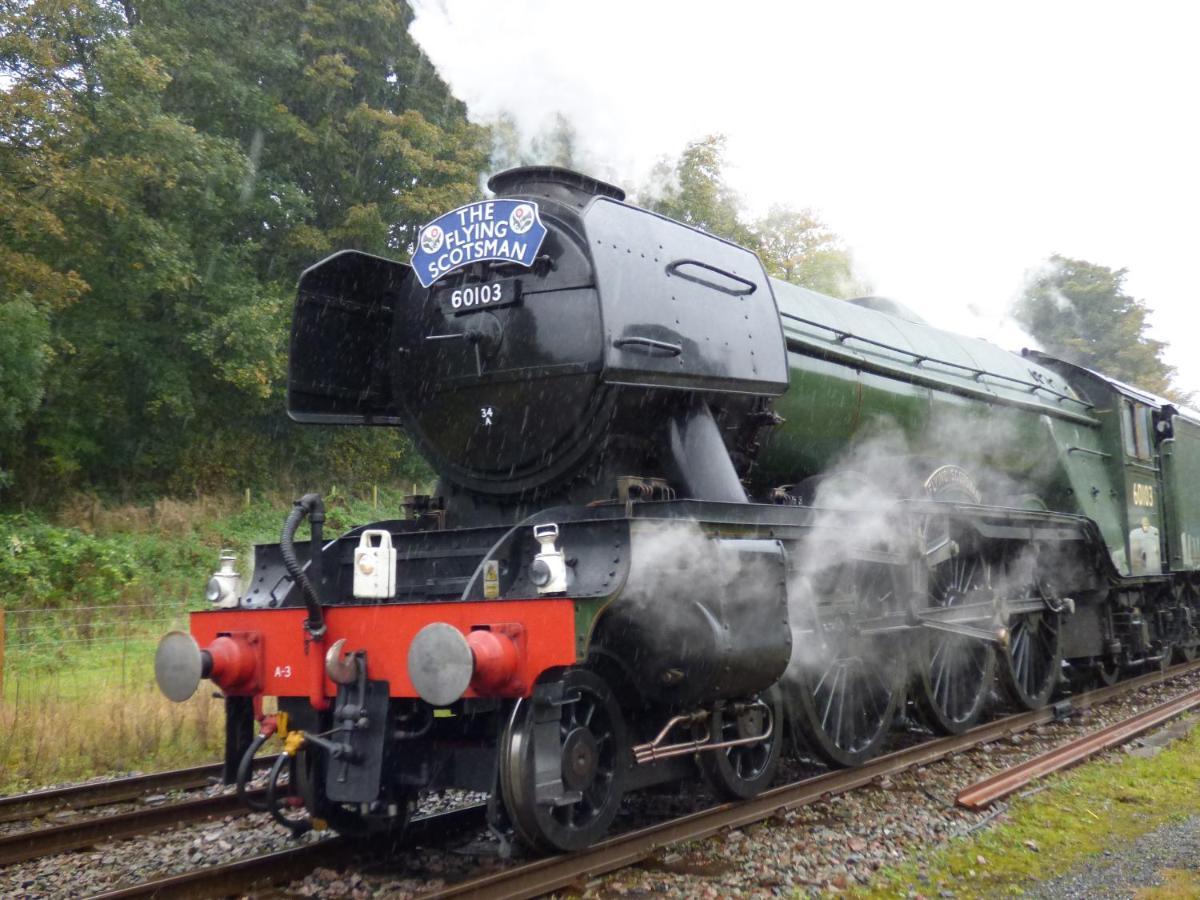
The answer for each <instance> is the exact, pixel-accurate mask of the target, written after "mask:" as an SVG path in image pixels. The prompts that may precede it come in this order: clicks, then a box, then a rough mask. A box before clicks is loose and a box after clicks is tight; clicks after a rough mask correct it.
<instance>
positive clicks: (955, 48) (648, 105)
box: [413, 0, 1200, 391]
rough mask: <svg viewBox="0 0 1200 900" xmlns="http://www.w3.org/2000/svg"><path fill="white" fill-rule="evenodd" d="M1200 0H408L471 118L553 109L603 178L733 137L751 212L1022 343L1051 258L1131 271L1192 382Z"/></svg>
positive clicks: (1196, 360) (985, 331)
mask: <svg viewBox="0 0 1200 900" xmlns="http://www.w3.org/2000/svg"><path fill="white" fill-rule="evenodd" d="M1197 9H1200V7H1197V6H1196V5H1194V4H1191V3H1186V2H1182V0H1180V2H1177V3H1155V2H1140V3H1131V2H1125V3H1105V2H1094V0H1093V2H1078V3H1076V2H1053V0H1042V2H1038V3H1024V2H1007V3H989V4H982V3H964V2H947V3H920V2H912V3H896V2H887V3H882V2H881V3H852V2H840V0H825V2H824V3H821V4H814V3H808V2H795V3H787V2H780V3H753V2H748V0H745V2H741V3H710V2H703V0H690V2H655V0H640V2H628V0H605V2H603V3H601V2H570V0H558V2H554V0H504V2H495V0H417V2H416V10H417V19H416V21H415V23H414V25H413V33H414V35H415V36H416V38H417V40H418V41H419V42H420V43H421V45H422V46H423V47H424V49H425V51H426V52H427V53H428V54H429V56H430V57H431V58H432V59H433V61H434V63H435V65H436V66H437V67H438V69H439V71H440V72H441V74H442V76H443V77H444V78H445V79H446V80H447V81H448V82H449V84H450V86H451V88H452V89H453V90H454V92H455V93H456V94H457V95H458V96H459V97H461V98H463V99H464V100H465V101H466V102H467V105H468V107H469V109H470V113H471V116H472V117H473V118H475V119H477V120H479V121H486V120H487V119H489V118H491V117H494V116H495V115H496V114H497V113H499V112H501V111H502V110H507V111H510V112H512V113H513V114H514V115H515V116H516V117H517V119H518V121H519V123H520V124H521V126H522V129H523V130H524V131H526V132H530V133H532V132H536V131H537V130H538V129H539V128H541V127H543V126H544V125H545V124H546V121H547V118H548V116H550V115H551V114H552V113H553V112H554V111H556V110H557V111H561V112H562V113H563V114H564V115H566V116H567V117H568V118H570V119H571V120H572V121H573V122H574V124H575V126H576V128H577V129H578V132H579V134H580V136H581V138H582V139H583V143H584V149H585V152H586V153H587V155H588V157H589V158H590V160H591V161H592V163H593V166H592V168H593V170H594V172H593V174H598V175H601V176H606V177H609V178H612V179H615V180H616V181H617V183H618V184H623V185H624V186H626V187H631V188H635V187H636V186H637V185H638V183H640V182H644V181H645V178H646V173H647V171H648V169H649V168H650V166H651V165H652V164H653V163H654V161H655V160H656V159H658V158H660V157H662V156H664V155H672V156H673V155H676V154H678V152H679V151H680V150H681V149H682V147H683V146H684V144H685V143H686V142H687V141H689V140H692V139H694V138H698V137H701V136H703V135H706V134H711V133H717V132H719V133H722V134H725V135H726V136H727V137H728V151H729V152H728V156H729V171H728V177H729V180H730V182H731V183H732V184H733V186H734V187H735V188H736V189H737V190H738V191H739V192H740V193H741V194H742V196H743V197H744V198H745V200H746V202H747V203H748V204H749V206H750V207H751V208H752V209H754V210H764V209H765V208H766V207H767V206H768V205H769V204H771V203H774V202H782V203H787V204H791V205H793V206H812V207H814V208H815V209H817V210H818V211H819V212H820V213H821V214H822V216H823V217H824V218H825V220H826V221H827V222H828V223H829V224H830V225H831V226H832V227H833V228H834V229H835V230H836V231H837V232H838V233H839V234H840V235H841V236H842V237H843V238H844V239H845V241H846V243H847V244H848V245H849V247H850V248H851V250H852V251H853V253H854V256H855V260H856V263H857V265H858V268H859V270H860V271H861V272H862V274H863V275H865V276H866V277H867V278H868V279H869V281H870V282H871V283H872V284H873V286H874V288H875V292H876V293H879V294H883V295H886V296H890V297H894V298H896V299H897V300H900V301H902V302H904V303H906V304H908V305H909V306H911V307H913V308H914V309H916V310H918V311H919V312H921V313H922V314H923V315H924V316H925V317H926V318H928V319H929V320H930V321H931V322H932V323H934V324H938V325H941V326H943V327H947V328H951V329H954V330H957V331H963V332H969V333H972V334H975V335H977V336H980V337H989V338H991V339H992V340H995V341H997V342H999V343H1002V344H1004V345H1006V346H1008V347H1009V348H1010V349H1019V346H1020V344H1021V342H1022V340H1021V336H1020V334H1019V332H1018V330H1017V329H1015V327H1012V326H1011V325H1010V324H1008V323H1006V310H1007V308H1008V306H1009V305H1010V303H1011V302H1012V299H1013V297H1014V296H1015V295H1016V293H1017V292H1018V291H1019V289H1020V286H1021V284H1022V282H1023V279H1024V276H1025V273H1026V272H1027V271H1028V270H1030V269H1032V268H1034V267H1035V266H1036V265H1037V264H1038V262H1039V261H1040V260H1044V259H1045V258H1046V257H1048V256H1049V255H1050V254H1052V253H1061V254H1064V255H1069V256H1077V257H1082V258H1084V259H1088V260H1090V261H1092V262H1096V263H1101V264H1103V265H1107V266H1112V267H1114V268H1117V267H1125V268H1127V269H1128V270H1129V277H1128V281H1127V286H1128V289H1129V290H1130V292H1131V293H1133V294H1134V295H1135V296H1137V297H1139V298H1141V299H1144V300H1145V301H1146V302H1147V303H1148V304H1149V305H1150V306H1151V308H1152V309H1153V310H1154V314H1153V318H1152V322H1153V325H1154V335H1155V336H1156V337H1159V338H1161V339H1164V340H1168V341H1170V342H1171V349H1170V352H1169V361H1170V362H1171V363H1172V364H1174V365H1176V366H1177V367H1178V368H1179V370H1180V376H1179V382H1180V385H1181V386H1182V387H1184V388H1185V389H1187V390H1192V391H1200V329H1198V328H1196V327H1195V326H1196V325H1197V324H1200V312H1197V306H1198V305H1200V287H1198V284H1200V280H1198V278H1197V275H1196V271H1195V270H1196V263H1197V249H1196V248H1197V244H1198V243H1200V224H1198V222H1200V174H1198V171H1200V51H1198V49H1197V38H1198V37H1200V31H1198V30H1197V25H1198V24H1200V12H1196V11H1194V10H1197Z"/></svg>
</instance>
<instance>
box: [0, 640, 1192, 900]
mask: <svg viewBox="0 0 1200 900" xmlns="http://www.w3.org/2000/svg"><path fill="white" fill-rule="evenodd" d="M1198 670H1200V663H1191V664H1187V665H1181V666H1176V667H1174V668H1172V669H1169V670H1167V671H1166V672H1161V673H1160V672H1154V673H1148V674H1145V675H1141V676H1138V677H1136V678H1132V679H1129V680H1127V681H1124V682H1121V683H1120V684H1117V685H1114V686H1112V687H1107V688H1101V689H1098V690H1094V691H1089V692H1087V693H1084V694H1080V695H1077V696H1075V697H1071V698H1069V699H1068V700H1067V701H1064V702H1063V703H1060V704H1058V705H1056V706H1052V707H1047V708H1045V709H1042V710H1037V711H1035V712H1026V713H1019V714H1016V715H1012V716H1008V717H1005V718H1002V719H997V720H995V721H992V722H988V723H986V724H983V725H979V726H977V727H976V728H974V729H972V730H970V731H968V732H966V733H965V734H962V735H957V736H952V737H946V738H938V739H934V740H929V741H925V742H923V743H921V744H918V745H916V746H913V747H909V748H906V749H903V750H898V751H896V752H893V753H890V754H887V755H886V756H882V757H879V758H878V759H876V760H873V761H872V762H870V763H868V764H867V765H865V766H862V767H860V768H857V769H843V770H835V771H831V772H827V773H824V774H822V775H818V776H815V777H813V778H808V779H805V780H802V781H798V782H795V783H792V784H788V785H783V786H781V787H777V788H774V789H772V790H770V791H768V792H766V793H764V794H762V795H760V796H759V797H757V798H755V799H754V800H751V801H748V802H746V803H739V804H726V805H722V806H717V807H713V808H711V809H707V810H703V811H700V812H696V813H692V814H690V815H687V816H684V817H682V818H679V819H673V820H670V821H667V822H663V823H660V824H656V825H652V826H648V827H645V828H641V829H637V830H635V831H631V832H627V833H625V834H622V835H619V836H616V837H613V838H610V839H608V840H606V841H604V842H602V843H601V844H598V845H597V846H595V847H593V848H591V849H589V850H587V851H584V852H582V853H579V854H574V855H570V856H557V857H551V858H547V859H541V860H537V861H534V862H531V863H526V864H522V865H515V866H513V867H511V868H508V869H505V870H504V871H501V872H497V873H493V874H489V875H487V876H484V877H481V878H474V879H468V880H466V881H462V882H458V883H456V884H453V885H450V886H447V887H446V888H444V889H442V890H441V891H438V892H436V893H434V894H431V895H430V896H431V897H438V898H450V897H467V896H470V897H479V898H486V897H533V896H538V895H540V894H544V893H547V892H549V891H553V890H556V889H560V888H562V887H564V886H567V885H570V884H573V883H578V881H579V879H580V878H590V877H594V876H597V875H600V874H604V873H607V872H611V871H614V870H616V869H619V868H623V867H626V866H629V865H632V864H634V863H636V862H639V861H640V860H643V859H645V858H647V857H648V856H650V855H652V854H653V853H655V852H657V851H658V850H660V849H661V848H663V847H664V846H667V845H670V844H675V843H678V842H682V841H688V840H695V839H700V838H705V837H708V836H711V835H713V834H717V833H719V832H722V831H724V830H726V829H730V828H737V827H741V826H744V825H748V824H751V823H753V822H756V821H759V820H762V819H765V818H767V817H769V816H771V815H773V814H775V813H777V812H780V811H784V810H787V809H793V808H797V807H800V806H804V805H807V804H811V803H813V802H815V801H817V800H820V799H821V798H823V797H828V796H832V795H835V794H841V793H845V792H847V791H851V790H854V789H856V788H858V787H862V786H864V785H867V784H869V783H871V782H872V781H875V780H877V779H880V778H883V777H884V776H890V775H894V774H896V773H899V772H901V771H903V770H905V769H908V768H911V767H913V766H919V765H926V764H929V763H931V762H934V761H936V760H938V759H941V758H943V757H945V756H948V755H951V754H954V753H958V752H962V751H964V750H967V749H969V748H971V747H974V746H977V745H979V744H983V743H989V742H995V741H998V740H1001V739H1003V738H1005V737H1007V736H1009V735H1013V734H1016V733H1019V732H1022V731H1026V730H1028V729H1030V728H1033V727H1034V726H1036V725H1039V724H1042V723H1045V722H1048V721H1051V720H1053V719H1055V718H1059V717H1062V716H1063V715H1066V714H1067V713H1069V712H1076V711H1079V710H1082V709H1087V708H1089V707H1093V706H1097V705H1099V704H1102V703H1106V702H1108V701H1111V700H1115V699H1118V698H1120V697H1123V696H1126V695H1128V694H1131V693H1134V692H1136V691H1137V690H1139V689H1141V688H1144V687H1147V686H1150V685H1153V684H1158V683H1161V682H1163V681H1167V680H1170V679H1173V678H1177V677H1179V676H1181V675H1186V674H1189V673H1191V672H1194V671H1198ZM1196 705H1200V690H1197V691H1192V692H1190V693H1188V694H1185V695H1183V696H1181V697H1178V698H1175V699H1174V700H1172V701H1170V703H1167V704H1163V706H1162V707H1160V708H1157V709H1155V710H1150V711H1149V712H1147V713H1142V714H1141V715H1140V716H1137V717H1133V719H1131V720H1128V722H1132V723H1133V724H1128V722H1121V723H1117V724H1116V725H1114V726H1110V727H1109V728H1107V729H1104V730H1103V731H1102V732H1097V733H1096V734H1094V735H1084V736H1083V737H1081V738H1080V739H1079V740H1078V741H1073V742H1070V744H1069V745H1064V747H1062V748H1056V749H1055V750H1054V751H1051V753H1048V754H1044V756H1046V757H1052V759H1051V760H1050V761H1044V760H1042V758H1041V757H1038V758H1035V759H1034V760H1030V761H1028V762H1027V763H1025V764H1023V765H1022V766H1017V767H1014V769H1013V770H1006V771H1005V772H1001V773H999V774H998V775H997V776H995V777H994V779H989V781H1003V782H1004V783H1006V784H1012V783H1015V781H1016V780H1017V779H1019V778H1020V777H1021V774H1022V773H1021V772H1020V771H1016V770H1029V771H1031V772H1032V776H1036V775H1037V774H1040V773H1042V772H1044V771H1053V770H1054V769H1055V768H1058V767H1061V765H1063V764H1065V763H1059V762H1058V760H1059V759H1060V758H1068V761H1075V760H1078V759H1080V758H1083V755H1085V754H1086V753H1087V750H1088V749H1091V750H1092V751H1093V752H1095V751H1096V750H1099V749H1104V748H1105V747H1107V746H1113V745H1114V744H1115V743H1116V742H1119V741H1120V740H1121V739H1128V738H1129V737H1132V736H1133V735H1134V734H1136V733H1138V728H1139V726H1140V727H1141V730H1144V729H1145V728H1146V727H1151V725H1153V724H1159V723H1161V722H1162V721H1165V720H1166V719H1167V718H1169V717H1170V716H1172V715H1178V714H1179V713H1181V712H1183V711H1184V710H1186V709H1188V708H1192V707H1194V706H1196ZM1134 720H1138V721H1137V722H1134ZM1147 722H1149V723H1151V724H1150V725H1147V724H1146V723H1147ZM1075 744H1079V745H1080V747H1081V748H1082V749H1072V746H1071V745H1075ZM1072 754H1073V755H1072ZM219 774H220V767H219V766H197V767H194V768H191V769H182V770H176V771H172V772H163V773H158V774H155V775H145V776H137V777H134V778H127V779H118V780H116V781H112V782H100V783H96V784H89V785H79V786H76V787H71V788H60V789H55V790H51V791H41V792H37V793H35V794H26V795H21V796H16V797H9V798H4V799H3V801H2V802H0V813H2V814H4V815H5V817H6V818H7V820H8V821H12V820H13V819H14V818H16V815H15V811H16V810H18V809H24V810H33V811H34V813H33V814H34V815H45V814H46V813H47V812H52V811H55V810H61V809H89V808H95V807H98V806H101V805H104V804H111V803H119V802H128V801H130V800H136V799H138V798H140V797H144V796H146V795H148V794H152V793H157V792H164V791H167V790H179V789H183V788H186V787H197V786H203V785H206V784H208V783H209V782H210V780H211V779H212V778H213V777H214V776H219ZM1032 776H1031V777H1032ZM247 812H248V811H247V810H246V809H245V807H243V806H242V805H241V804H240V803H239V802H238V800H237V798H236V796H234V795H233V794H232V793H230V794H222V795H219V796H215V797H201V798H195V799H190V800H183V801H179V802H175V803H167V804H163V805H161V806H154V807H148V808H146V809H136V810H132V811H129V812H123V813H117V814H115V815H107V816H96V817H91V818H88V819H86V820H84V821H81V822H70V823H66V824H62V825H55V826H51V827H48V828H39V829H34V830H31V831H26V832H21V833H18V834H14V835H8V836H4V837H0V866H6V865H12V864H15V863H18V862H23V861H28V860H32V859H37V858H41V857H44V856H48V855H51V854H54V853H61V852H66V851H70V850H76V849H80V848H84V847H88V846H91V845H93V844H95V843H98V842H100V841H109V840H114V839H121V838H128V837H134V836H137V835H140V834H145V833H149V832H152V831H154V830H158V829H161V828H165V827H172V826H177V825H180V824H188V823H192V822H198V821H203V820H205V819H209V818H214V817H220V816H229V815H242V814H246V813H247ZM484 825H485V811H484V807H483V806H469V807H463V808H460V809H456V810H451V811H449V812H446V813H438V814H435V815H430V816H423V817H419V818H417V819H414V820H413V822H412V823H411V824H410V826H409V831H408V833H407V834H406V843H410V844H414V845H416V844H427V843H431V842H439V843H440V842H443V841H445V840H448V839H451V838H452V837H453V836H454V835H456V834H461V833H462V832H464V831H466V830H468V829H479V828H482V827H484ZM362 856H363V850H362V848H361V847H359V846H357V845H355V844H353V843H351V842H347V841H344V840H342V839H341V838H337V837H330V838H327V839H325V840H321V841H318V842H316V843H311V842H310V843H306V844H304V845H302V846H298V847H296V848H293V849H288V850H283V851H279V852H276V853H269V854H263V855H260V856H256V857H251V858H249V859H240V860H236V861H234V862H231V863H227V864H224V865H220V866H212V867H205V868H201V869H197V870H195V871H192V872H186V873H183V874H181V875H175V876H171V877H168V878H163V879H157V880H154V881H149V882H146V883H144V884H138V885H132V886H129V887H126V888H122V889H119V890H115V891H112V892H110V893H106V894H102V895H100V896H103V897H106V898H110V897H111V898H117V897H146V896H171V897H213V896H222V895H223V894H225V893H244V892H246V891H247V890H251V889H255V888H259V887H263V886H269V885H278V884H286V883H288V882H290V881H292V880H295V879H297V878H302V877H304V876H305V875H307V874H308V873H309V872H311V871H312V870H313V869H315V868H317V867H318V866H328V867H338V866H342V865H347V864H353V863H354V862H355V861H356V860H358V859H359V858H361V857H362Z"/></svg>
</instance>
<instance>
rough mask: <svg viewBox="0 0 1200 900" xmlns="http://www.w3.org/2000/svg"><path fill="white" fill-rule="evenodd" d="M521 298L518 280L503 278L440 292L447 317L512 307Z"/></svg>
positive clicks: (440, 298)
mask: <svg viewBox="0 0 1200 900" xmlns="http://www.w3.org/2000/svg"><path fill="white" fill-rule="evenodd" d="M520 298H521V282H520V280H519V279H516V278H501V279H500V280H498V281H488V282H485V283H484V284H461V285H459V286H458V287H453V288H451V287H447V288H443V289H442V290H440V291H439V292H438V297H437V299H438V303H440V304H441V305H442V309H443V310H444V311H445V312H446V314H447V315H461V314H462V313H469V312H478V311H479V310H481V309H495V308H496V307H498V306H511V305H512V304H514V303H516V302H517V301H518V300H519V299H520Z"/></svg>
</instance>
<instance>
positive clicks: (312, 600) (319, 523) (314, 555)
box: [279, 494, 325, 638]
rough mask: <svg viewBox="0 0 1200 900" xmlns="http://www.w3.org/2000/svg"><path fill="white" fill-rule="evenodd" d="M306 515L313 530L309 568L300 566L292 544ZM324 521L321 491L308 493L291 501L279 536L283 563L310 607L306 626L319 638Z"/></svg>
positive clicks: (322, 620) (321, 628) (321, 629)
mask: <svg viewBox="0 0 1200 900" xmlns="http://www.w3.org/2000/svg"><path fill="white" fill-rule="evenodd" d="M306 517H307V518H308V524H309V529H310V530H311V533H312V540H311V541H310V543H309V545H310V550H309V554H308V569H309V571H308V572H305V571H304V569H303V568H302V567H301V566H300V560H299V559H298V558H297V557H296V547H295V545H294V544H293V539H294V538H295V536H296V529H297V528H299V527H300V523H301V522H303V521H304V519H305V518H306ZM324 524H325V503H324V501H322V500H321V495H320V494H305V495H304V496H303V497H301V498H300V499H299V500H297V501H296V502H295V503H294V504H292V511H291V512H290V513H288V517H287V519H286V521H284V523H283V533H282V534H280V536H279V555H280V556H282V557H283V565H284V568H286V569H287V572H288V574H289V575H291V576H292V579H293V580H294V581H295V582H296V583H297V584H298V585H300V594H301V596H303V597H304V605H305V606H306V607H308V619H306V620H305V622H304V627H305V628H306V629H307V630H308V632H309V634H311V635H312V636H313V637H314V638H319V637H321V636H322V635H324V633H325V616H324V614H323V613H322V612H321V597H320V595H319V594H318V593H317V589H318V586H319V585H320V583H321V562H322V560H321V538H322V531H323V526H324ZM310 574H311V578H310ZM314 582H315V584H314Z"/></svg>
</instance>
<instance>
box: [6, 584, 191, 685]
mask: <svg viewBox="0 0 1200 900" xmlns="http://www.w3.org/2000/svg"><path fill="white" fill-rule="evenodd" d="M187 615H188V604H186V603H184V602H182V601H176V602H174V603H168V604H163V603H130V604H118V605H111V606H69V607H60V608H57V609H47V608H34V607H16V608H10V609H7V610H3V611H0V616H2V617H3V619H2V622H0V699H9V700H11V699H13V697H14V693H15V692H17V691H19V690H20V689H21V688H22V686H24V687H25V688H26V690H27V691H28V690H29V689H30V688H31V686H32V685H36V686H37V687H38V688H39V691H40V692H42V693H44V692H46V691H50V692H51V693H59V694H61V695H63V696H75V695H77V694H79V692H80V690H81V688H82V687H83V686H84V685H91V686H96V685H98V684H106V685H112V686H119V685H121V684H124V683H126V682H129V681H131V680H132V679H136V680H137V682H138V683H139V684H145V680H146V676H147V674H148V673H149V674H152V670H153V659H154V649H155V646H156V645H157V643H158V639H159V638H160V637H161V636H162V635H163V634H164V633H165V632H167V631H170V630H172V629H176V628H186V627H187Z"/></svg>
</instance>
